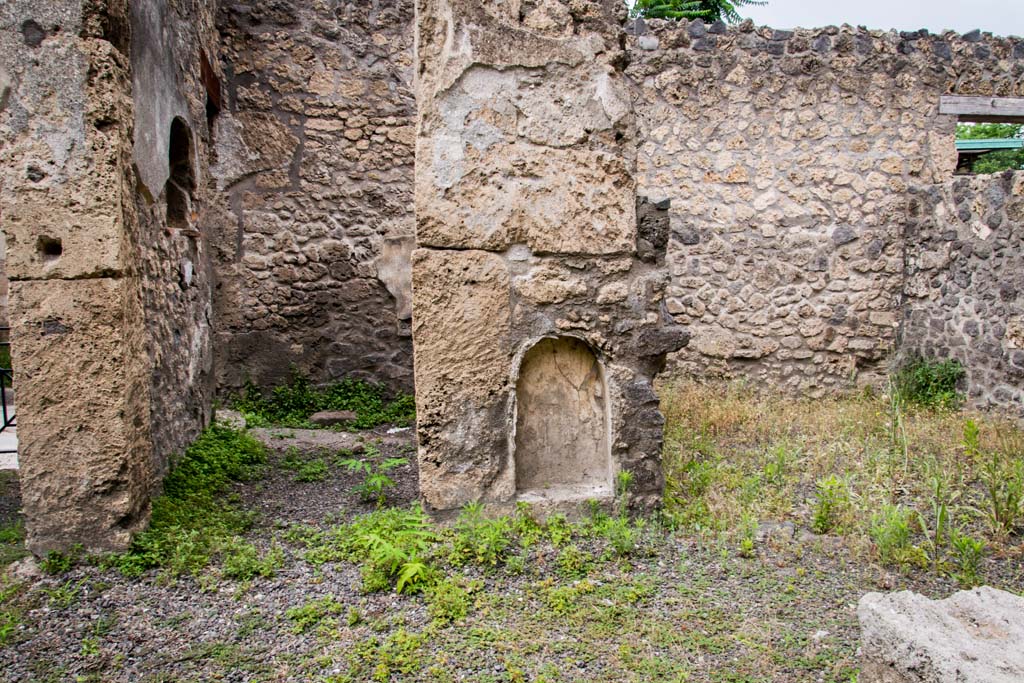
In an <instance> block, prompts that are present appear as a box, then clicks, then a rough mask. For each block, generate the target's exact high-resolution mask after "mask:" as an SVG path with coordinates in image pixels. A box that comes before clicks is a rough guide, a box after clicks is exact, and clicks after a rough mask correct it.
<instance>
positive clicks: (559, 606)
mask: <svg viewBox="0 0 1024 683" xmlns="http://www.w3.org/2000/svg"><path fill="white" fill-rule="evenodd" d="M254 433H255V434H256V435H257V436H258V437H259V438H261V439H262V440H263V441H264V442H265V443H266V444H267V445H268V446H269V447H270V449H271V458H270V459H271V466H270V467H269V468H268V469H267V473H266V476H265V477H264V478H263V479H261V480H259V481H256V482H252V483H248V484H245V485H241V486H239V487H238V493H239V494H240V496H241V499H242V501H243V502H244V505H245V506H246V507H248V508H250V509H254V510H257V511H258V514H259V518H258V523H257V524H256V525H255V527H254V528H253V530H252V531H251V534H250V538H249V540H251V541H252V542H253V543H255V544H256V545H257V546H259V547H262V548H264V549H266V548H269V547H270V546H271V545H272V544H275V543H276V544H280V545H281V546H282V547H283V548H284V549H285V554H286V560H285V563H284V567H283V568H282V569H281V570H280V571H279V572H278V573H277V574H276V575H275V576H274V577H272V578H269V579H256V580H253V581H251V582H233V581H228V580H224V579H219V578H217V577H216V575H215V572H213V570H211V574H210V575H208V576H205V577H201V578H200V579H198V580H196V579H192V578H182V579H178V580H176V581H167V580H164V579H162V578H161V577H160V576H159V575H158V574H157V572H155V571H154V572H150V573H148V574H146V575H144V576H142V577H140V578H135V579H130V578H126V577H124V576H122V575H120V574H119V573H117V572H116V571H114V570H101V569H99V568H97V567H95V566H91V565H88V564H84V563H83V564H79V565H78V566H76V567H74V568H72V569H71V570H70V571H69V572H67V573H65V574H62V575H59V576H50V575H41V574H40V575H37V576H34V577H32V578H30V579H28V580H26V581H23V582H20V583H19V582H18V581H17V580H15V579H12V578H8V579H6V583H4V584H0V589H4V590H6V591H7V592H8V593H10V594H12V595H11V596H8V597H7V598H6V603H2V604H0V609H7V610H9V612H16V613H17V623H16V625H15V627H14V628H13V631H12V632H11V633H10V635H9V636H8V638H7V643H6V645H0V680H4V681H132V682H135V681H210V680H223V681H321V680H322V681H338V682H340V681H405V680H409V681H414V680H415V681H439V682H441V681H483V682H486V681H507V682H509V683H514V682H518V681H536V682H538V683H540V682H542V681H543V682H546V683H553V682H554V681H608V682H612V681H722V682H725V681H731V682H733V683H740V682H744V681H746V682H752V681H836V682H840V681H846V682H848V681H853V680H855V671H856V659H855V652H856V647H857V642H856V641H857V624H856V614H855V606H856V603H857V600H858V599H859V598H860V596H861V595H863V594H864V593H865V592H867V591H872V590H895V589H901V588H911V589H913V590H917V591H919V592H923V593H925V594H927V595H930V596H932V597H937V596H945V595H947V594H949V593H950V592H953V591H954V590H956V587H955V586H954V585H953V584H952V583H951V582H950V581H948V580H945V579H938V578H935V577H934V576H930V575H924V576H905V575H901V574H896V573H892V572H890V571H887V570H884V569H881V568H879V567H877V566H875V565H873V564H871V563H869V562H865V561H863V560H861V559H858V557H859V556H858V554H857V553H854V552H851V551H850V549H849V548H847V547H846V546H845V545H844V541H843V540H842V539H840V538H838V537H829V536H816V535H813V534H811V533H810V532H808V531H806V530H803V529H800V528H798V527H797V528H793V527H792V526H791V525H790V526H773V525H770V524H766V525H763V526H762V533H761V534H760V538H759V542H758V545H757V552H756V556H755V557H752V558H743V557H740V556H738V555H737V553H735V552H734V549H733V548H730V547H726V546H725V545H723V544H721V543H719V542H717V541H714V540H708V539H707V538H701V537H697V536H694V535H692V534H682V533H678V534H677V533H673V532H669V531H666V530H663V529H660V528H658V527H656V526H654V525H648V526H647V527H646V529H645V530H644V532H643V542H642V544H641V549H640V551H639V552H637V553H634V554H633V555H631V556H630V558H629V559H628V560H624V559H607V560H606V559H602V555H604V554H606V551H607V550H608V546H607V542H606V541H604V540H603V539H601V538H594V537H578V538H575V539H574V540H573V544H574V547H575V548H576V549H578V550H579V551H580V553H581V555H582V556H583V557H585V558H589V559H588V563H587V567H586V568H585V569H584V570H583V571H581V572H580V573H579V574H578V575H577V576H567V574H566V572H565V571H563V570H562V569H560V568H559V567H560V562H561V560H560V557H561V556H562V554H563V553H564V551H563V550H559V549H556V548H554V547H553V546H551V545H550V543H542V544H539V545H537V546H535V547H533V548H531V549H529V550H518V551H517V552H519V553H520V554H521V555H522V556H523V558H524V562H523V563H522V567H523V570H522V571H521V573H518V574H516V573H513V572H512V571H510V570H507V569H497V570H490V571H483V570H481V569H478V568H466V569H461V570H455V569H449V570H448V572H449V573H450V574H451V575H456V574H459V572H461V577H460V579H459V580H460V581H463V582H464V584H465V585H466V586H469V587H470V590H471V596H472V601H471V605H470V608H469V612H468V615H467V616H466V617H465V618H462V619H457V620H455V622H454V623H447V622H442V621H439V620H434V619H431V616H430V615H429V614H428V609H427V607H428V603H427V601H426V600H425V599H424V597H422V596H402V595H397V594H395V593H392V592H385V593H372V594H365V593H363V592H362V591H361V589H360V586H361V579H360V572H359V568H358V567H356V566H353V565H350V564H348V563H336V564H325V565H322V566H314V565H312V564H310V563H308V562H306V561H305V560H303V559H302V558H301V553H302V549H301V548H300V547H299V546H297V545H294V544H291V543H289V542H288V541H287V540H286V539H284V531H285V530H286V529H287V528H288V527H289V526H290V525H292V524H295V523H300V524H310V525H315V526H319V527H326V526H328V525H330V524H332V523H337V522H339V521H344V520H345V519H349V518H351V517H352V516H353V515H356V514H360V513H364V512H368V511H369V510H371V509H372V505H366V504H363V503H360V502H359V500H358V499H357V497H356V496H355V495H354V494H353V493H352V487H353V486H354V484H355V483H356V477H355V476H354V475H352V474H350V473H349V472H348V471H347V470H346V469H344V468H342V467H340V466H338V465H337V464H336V463H335V461H336V460H337V456H336V452H337V451H338V450H340V449H343V448H344V449H353V448H356V449H358V448H359V447H358V445H357V443H359V442H360V441H361V442H362V443H363V444H366V443H371V444H374V445H376V446H377V447H378V448H379V449H380V451H381V453H382V454H383V455H384V456H386V457H409V459H410V463H409V464H408V465H405V466H402V467H400V468H398V469H396V470H394V471H393V472H392V474H393V476H394V478H395V479H396V481H397V486H396V488H395V489H394V490H392V491H391V492H390V494H389V497H388V504H389V505H396V506H405V505H407V504H409V503H410V502H412V501H414V500H416V499H417V496H418V492H417V485H416V469H415V458H414V454H413V450H412V449H413V443H414V442H413V436H412V433H411V432H410V431H406V432H401V433H398V434H387V433H386V430H378V431H375V432H368V433H362V434H359V435H352V434H347V433H343V432H331V431H312V430H290V429H273V430H254ZM292 448H294V449H295V450H292V451H290V450H289V449H292ZM296 453H299V454H301V457H302V458H305V459H310V458H323V459H324V460H325V462H328V463H329V476H328V478H327V479H326V480H325V481H320V482H310V483H303V482H297V481H295V472H294V470H293V469H287V468H284V467H282V466H281V465H282V462H283V461H284V460H285V459H286V458H287V457H288V456H289V454H291V455H292V456H293V457H294V456H295V454H296ZM16 506H17V487H16V486H6V487H3V489H2V490H0V515H4V514H9V513H6V512H5V511H9V510H11V509H14V508H16ZM16 566H19V567H20V569H19V571H21V572H25V571H26V569H27V567H26V565H25V564H24V563H22V564H19V565H16ZM1018 578H1019V577H1018ZM1017 590H1020V587H1019V586H1018V587H1017ZM327 597H332V598H333V601H334V602H333V603H331V604H332V605H334V609H333V611H332V614H330V615H325V616H324V617H323V618H322V619H320V620H319V621H316V622H315V623H313V624H312V625H311V626H310V627H309V628H308V629H307V630H304V631H303V630H300V629H299V628H298V627H297V625H296V623H295V622H294V620H291V619H289V618H288V617H287V616H286V612H287V610H289V609H291V608H295V607H299V606H303V605H308V604H309V603H310V601H312V600H316V599H322V598H327ZM2 623H3V622H2V621H0V626H2ZM0 642H3V641H0Z"/></svg>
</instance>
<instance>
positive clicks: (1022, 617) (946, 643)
mask: <svg viewBox="0 0 1024 683" xmlns="http://www.w3.org/2000/svg"><path fill="white" fill-rule="evenodd" d="M857 617H858V619H859V620H860V628H861V672H860V678H859V679H858V680H859V681H860V683H974V682H977V683H982V682H984V683H1020V681H1024V598H1021V597H1019V596H1016V595H1014V594H1012V593H1007V592H1005V591H1001V590H996V589H994V588H990V587H988V586H983V587H981V588H975V589H974V590H971V591H961V592H959V593H956V594H954V595H952V596H951V597H949V598H947V599H945V600H929V599H928V598H926V597H924V596H922V595H918V594H917V593H912V592H910V591H900V592H898V593H890V594H887V595H886V594H882V593H868V594H867V595H865V596H864V597H863V598H861V600H860V604H859V605H858V607H857Z"/></svg>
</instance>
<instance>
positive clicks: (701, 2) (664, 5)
mask: <svg viewBox="0 0 1024 683" xmlns="http://www.w3.org/2000/svg"><path fill="white" fill-rule="evenodd" d="M765 4H767V3H766V2H764V1H763V0H636V2H634V3H632V7H631V9H630V13H631V14H632V15H633V16H635V17H645V18H647V19H703V20H704V21H708V22H711V21H717V20H719V19H721V20H722V21H727V22H729V23H730V24H735V23H737V22H739V21H741V20H742V19H743V17H741V16H740V14H739V12H738V10H739V8H740V7H744V6H746V5H765Z"/></svg>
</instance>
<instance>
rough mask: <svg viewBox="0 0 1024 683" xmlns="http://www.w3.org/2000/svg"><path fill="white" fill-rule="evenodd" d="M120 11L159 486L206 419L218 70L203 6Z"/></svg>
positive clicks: (210, 13)
mask: <svg viewBox="0 0 1024 683" xmlns="http://www.w3.org/2000/svg"><path fill="white" fill-rule="evenodd" d="M130 7H131V13H130V14H131V16H130V20H131V25H130V30H131V50H130V52H131V71H132V98H133V101H134V136H133V145H132V163H133V165H134V167H135V169H137V170H136V173H135V174H134V175H135V178H134V180H135V186H134V187H133V192H132V195H131V197H132V199H133V204H134V207H133V208H134V216H135V225H136V226H137V228H136V229H137V231H138V232H137V233H136V234H133V235H132V240H133V242H134V244H135V259H136V264H137V269H138V274H139V280H140V283H141V288H142V308H143V311H144V320H145V340H146V342H145V343H146V355H147V357H148V359H149V362H150V364H151V369H150V429H151V440H152V447H153V455H154V470H155V477H156V478H157V481H159V479H160V478H162V476H163V474H164V473H165V472H166V470H167V467H168V465H169V464H170V459H171V457H172V456H173V455H175V454H179V453H181V452H182V451H183V450H184V448H185V447H186V446H188V445H189V444H190V443H191V442H192V441H193V440H194V439H195V438H196V436H197V435H198V433H199V430H201V429H202V428H203V427H204V426H205V425H206V424H207V423H208V422H209V421H210V417H211V410H212V408H211V406H212V399H213V391H214V379H215V378H214V372H213V363H214V353H213V304H212V291H213V283H214V277H213V269H212V254H213V240H214V238H215V237H216V236H217V235H218V234H219V233H220V232H221V229H220V226H221V225H222V224H223V222H224V221H225V220H227V218H226V215H227V209H226V203H225V200H224V198H223V196H222V195H221V194H220V192H219V191H218V188H217V184H216V182H215V180H214V178H213V176H212V174H211V172H210V157H211V154H212V152H211V145H212V129H213V127H214V125H215V123H216V120H217V117H218V116H219V114H218V102H219V101H220V99H221V98H220V97H219V88H220V86H219V84H220V82H222V81H223V72H222V70H221V65H220V64H219V63H218V62H217V60H216V59H212V60H211V58H210V57H209V56H208V55H214V56H215V55H216V54H217V49H218V33H217V30H216V28H215V25H214V23H215V22H214V20H215V14H214V6H213V4H212V3H208V2H203V1H201V0H191V1H190V2H182V3H165V2H162V1H160V0H146V1H141V0H136V1H133V2H131V3H130ZM175 131H176V132H175ZM172 166H176V168H172Z"/></svg>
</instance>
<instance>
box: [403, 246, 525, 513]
mask: <svg viewBox="0 0 1024 683" xmlns="http://www.w3.org/2000/svg"><path fill="white" fill-rule="evenodd" d="M412 264H413V265H412V273H413V310H414V311H415V315H414V318H413V341H414V349H415V351H414V353H415V362H414V367H415V372H416V418H417V423H418V424H417V427H418V433H419V439H420V444H419V461H420V490H421V493H422V495H423V499H424V501H425V502H426V503H427V505H428V506H430V507H432V508H436V509H443V510H446V509H452V508H457V507H460V506H461V505H464V504H465V503H468V502H471V501H474V500H479V499H482V498H487V499H503V498H507V497H508V496H510V495H512V493H513V491H514V481H513V474H512V471H511V468H509V466H508V442H507V436H506V435H507V429H506V420H507V419H508V400H509V374H510V373H509V367H510V363H511V353H510V333H511V306H510V302H509V288H510V276H509V272H508V268H507V266H506V264H505V261H504V259H502V258H501V257H500V256H497V255H495V254H490V253H487V252H483V251H440V250H433V249H417V250H415V251H414V252H413V261H412Z"/></svg>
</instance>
